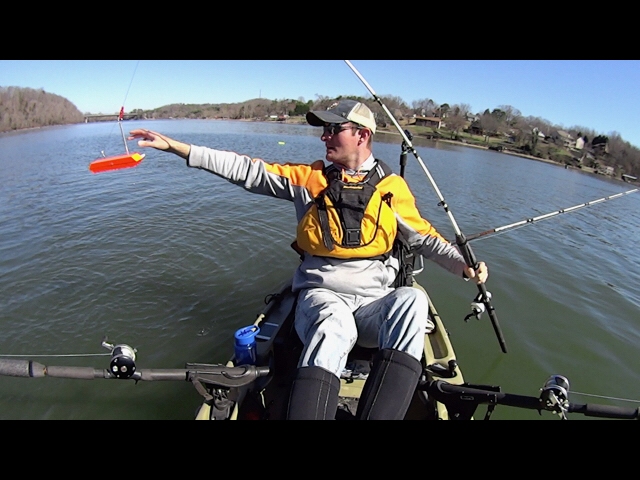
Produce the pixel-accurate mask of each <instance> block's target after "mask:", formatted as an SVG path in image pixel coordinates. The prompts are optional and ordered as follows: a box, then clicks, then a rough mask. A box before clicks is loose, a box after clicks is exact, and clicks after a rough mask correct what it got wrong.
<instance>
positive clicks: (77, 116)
mask: <svg viewBox="0 0 640 480" xmlns="http://www.w3.org/2000/svg"><path fill="white" fill-rule="evenodd" d="M82 121H84V115H83V114H82V112H80V110H78V108H77V107H76V106H75V105H74V104H73V103H71V102H70V101H69V100H67V99H66V98H64V97H61V96H60V95H56V94H53V93H47V92H45V91H44V90H42V89H37V90H36V89H33V88H23V87H0V132H8V131H11V130H19V129H22V128H35V127H45V126H51V125H66V124H69V123H80V122H82Z"/></svg>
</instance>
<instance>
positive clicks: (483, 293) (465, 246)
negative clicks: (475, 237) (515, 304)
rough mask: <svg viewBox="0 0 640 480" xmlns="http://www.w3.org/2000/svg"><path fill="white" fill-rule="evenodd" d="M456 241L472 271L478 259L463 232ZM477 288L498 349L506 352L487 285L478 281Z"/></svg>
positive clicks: (505, 344)
mask: <svg viewBox="0 0 640 480" xmlns="http://www.w3.org/2000/svg"><path fill="white" fill-rule="evenodd" d="M456 243H457V245H458V248H460V253H462V256H463V257H464V260H465V262H466V263H467V266H469V267H471V268H473V270H474V271H475V270H477V269H478V260H477V259H476V256H475V254H474V253H473V250H472V249H471V246H470V245H469V242H468V241H467V239H466V238H465V236H464V234H463V233H459V234H457V235H456ZM478 290H479V291H480V300H481V301H482V303H483V304H484V306H485V307H486V309H487V313H488V314H489V318H490V319H491V325H492V326H493V331H494V332H495V334H496V337H497V338H498V343H499V344H500V349H501V350H502V353H507V343H506V341H505V339H504V335H503V334H502V329H501V328H500V323H499V322H498V316H497V315H496V309H495V308H493V305H492V304H491V300H490V299H489V295H487V287H486V286H485V284H484V283H478Z"/></svg>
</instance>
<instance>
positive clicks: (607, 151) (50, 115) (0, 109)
mask: <svg viewBox="0 0 640 480" xmlns="http://www.w3.org/2000/svg"><path fill="white" fill-rule="evenodd" d="M341 98H351V99H355V100H358V101H361V102H364V103H365V104H367V105H368V106H369V108H371V110H372V111H373V112H374V115H375V116H376V121H377V123H378V125H379V126H381V127H385V126H387V122H388V119H387V117H386V113H385V112H384V111H383V109H382V107H381V106H380V105H379V104H378V102H376V101H374V100H372V99H370V98H363V97H359V96H346V97H342V96H339V97H327V96H323V95H316V99H315V100H308V101H305V99H304V98H298V99H297V100H296V99H276V100H271V99H265V98H255V99H252V100H247V101H244V102H239V103H218V104H210V103H207V104H184V103H175V104H170V105H165V106H162V107H159V108H155V109H152V110H141V109H136V110H133V111H131V112H128V113H136V114H138V115H139V116H140V117H141V118H149V119H161V118H189V119H214V118H223V119H232V120H242V119H245V120H264V119H268V118H275V119H279V120H282V119H285V118H287V117H295V116H302V115H304V114H306V113H307V112H308V111H309V110H324V109H327V108H329V107H330V106H331V105H332V104H333V103H334V102H336V101H337V100H340V99H341ZM381 100H382V101H383V103H384V104H385V106H386V107H387V108H388V109H389V111H390V112H391V113H392V114H393V116H394V117H395V118H396V119H397V120H398V121H399V122H400V123H404V124H410V123H411V122H412V121H413V119H414V118H415V117H436V118H439V119H442V120H443V122H444V123H445V127H444V130H445V131H447V132H449V133H450V136H451V138H452V139H456V138H457V137H458V135H459V134H460V132H462V131H469V130H470V129H474V131H479V132H482V134H483V135H486V136H487V137H504V138H507V137H508V138H509V139H510V140H511V141H512V142H513V144H514V146H515V147H516V148H517V149H518V150H520V151H523V152H526V153H530V154H532V155H535V154H536V149H537V148H538V146H539V145H538V141H539V139H540V138H541V137H542V138H544V139H551V140H554V139H557V132H558V131H559V130H563V131H564V132H566V133H568V134H570V135H571V136H572V137H573V139H578V138H581V139H582V141H583V142H584V144H585V151H590V152H594V153H595V155H596V158H595V160H594V161H595V162H597V163H598V164H600V165H608V166H611V167H614V168H616V169H617V170H618V171H619V172H622V173H627V174H629V175H632V176H635V177H638V178H640V149H638V148H637V147H635V146H633V145H631V144H630V143H629V142H627V141H625V140H624V139H623V138H622V137H621V136H620V134H618V133H617V132H610V133H608V134H607V135H604V134H602V133H600V132H596V131H594V130H593V129H590V128H588V127H584V126H573V127H569V128H565V127H561V126H558V125H554V124H553V123H552V122H550V121H548V120H545V119H543V118H540V117H532V116H524V115H522V113H521V112H520V111H519V110H518V109H517V108H515V107H513V106H510V105H499V106H498V107H496V108H494V109H492V110H490V109H486V110H484V111H482V112H477V113H473V112H472V109H471V106H469V105H468V104H464V103H460V104H452V105H450V104H448V103H442V104H439V103H437V102H436V101H435V100H433V99H430V98H423V99H419V100H414V101H413V102H411V104H410V105H409V104H407V103H406V102H405V101H404V100H403V99H402V98H400V97H398V96H393V95H383V96H381ZM83 120H84V115H83V114H82V113H81V112H80V111H79V110H78V109H77V108H76V107H75V105H73V104H72V103H71V102H70V101H68V100H67V99H65V98H63V97H60V96H58V95H55V94H52V93H48V92H45V91H44V90H42V89H32V88H21V87H0V132H5V131H10V130H18V129H23V128H33V127H42V126H49V125H63V124H69V123H79V122H82V121H83ZM596 147H597V148H596Z"/></svg>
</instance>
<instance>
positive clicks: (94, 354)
mask: <svg viewBox="0 0 640 480" xmlns="http://www.w3.org/2000/svg"><path fill="white" fill-rule="evenodd" d="M105 355H111V354H110V353H67V354H57V355H54V354H52V355H4V354H1V353H0V357H3V358H4V357H51V358H56V357H103V356H105Z"/></svg>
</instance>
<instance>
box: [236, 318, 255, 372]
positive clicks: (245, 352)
mask: <svg viewBox="0 0 640 480" xmlns="http://www.w3.org/2000/svg"><path fill="white" fill-rule="evenodd" d="M258 333H260V327H257V326H256V325H250V326H248V327H243V328H241V329H239V330H236V333H235V335H234V338H235V348H234V350H235V361H234V362H233V363H234V365H236V366H238V365H255V364H256V335H258Z"/></svg>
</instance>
